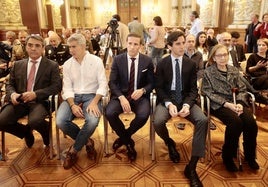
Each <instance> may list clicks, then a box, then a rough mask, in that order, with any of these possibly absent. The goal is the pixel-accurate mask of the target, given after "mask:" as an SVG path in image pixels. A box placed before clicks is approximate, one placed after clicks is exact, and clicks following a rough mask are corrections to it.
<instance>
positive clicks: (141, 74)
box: [109, 53, 154, 98]
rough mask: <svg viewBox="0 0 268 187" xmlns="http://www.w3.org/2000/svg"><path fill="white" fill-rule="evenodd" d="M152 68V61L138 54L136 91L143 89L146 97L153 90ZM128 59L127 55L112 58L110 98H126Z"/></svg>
mask: <svg viewBox="0 0 268 187" xmlns="http://www.w3.org/2000/svg"><path fill="white" fill-rule="evenodd" d="M153 69H154V66H153V63H152V59H151V58H149V57H148V56H145V55H143V54H141V53H140V54H139V65H138V75H137V89H140V88H144V89H145V90H146V97H148V98H149V96H150V92H151V91H152V90H153V88H154V71H153ZM128 80H129V73H128V59H127V53H123V54H120V55H117V56H115V57H114V61H113V64H112V67H111V73H110V80H109V88H110V91H111V98H118V97H119V96H120V95H124V96H127V92H128V89H129V88H128V87H129V81H128Z"/></svg>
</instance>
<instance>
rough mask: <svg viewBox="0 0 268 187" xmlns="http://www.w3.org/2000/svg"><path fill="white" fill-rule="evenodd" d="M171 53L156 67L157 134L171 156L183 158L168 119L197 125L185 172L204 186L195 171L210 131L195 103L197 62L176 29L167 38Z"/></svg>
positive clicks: (176, 158)
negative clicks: (186, 49)
mask: <svg viewBox="0 0 268 187" xmlns="http://www.w3.org/2000/svg"><path fill="white" fill-rule="evenodd" d="M167 45H168V48H169V50H170V51H171V55H169V56H167V57H165V58H164V59H163V60H162V61H161V62H160V63H159V64H158V66H157V68H156V85H155V89H156V94H157V100H158V105H157V107H156V110H155V114H154V123H153V124H154V128H155V131H156V133H157V134H158V135H159V136H160V137H161V138H162V139H163V140H164V142H165V144H166V145H167V146H168V150H169V157H170V159H171V160H172V161H173V162H174V163H177V162H179V161H180V154H179V152H178V151H177V150H176V144H175V142H174V141H173V140H172V139H171V138H170V136H169V133H168V129H167V127H166V122H167V121H168V120H169V119H170V118H171V117H176V116H180V117H184V118H186V119H188V120H190V121H191V122H192V123H193V125H194V126H195V128H194V134H193V142H192V156H191V160H190V162H189V164H188V165H187V166H186V167H185V170H184V175H185V176H186V177H187V178H188V179H189V180H190V185H191V186H198V187H199V186H203V185H202V183H201V181H200V180H199V177H198V175H197V173H196V165H197V162H198V160H199V158H200V157H204V156H205V142H206V133H207V123H208V121H207V117H206V116H205V115H204V113H203V112H202V110H201V109H200V107H198V106H197V105H196V104H195V103H196V99H197V96H198V92H197V75H196V65H195V62H193V61H192V60H191V59H189V58H188V57H186V56H183V54H184V50H185V36H184V33H182V32H179V31H175V32H172V33H170V35H169V36H168V38H167Z"/></svg>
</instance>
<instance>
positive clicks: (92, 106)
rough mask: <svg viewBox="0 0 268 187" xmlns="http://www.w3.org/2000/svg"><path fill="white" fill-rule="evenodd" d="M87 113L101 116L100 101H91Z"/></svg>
mask: <svg viewBox="0 0 268 187" xmlns="http://www.w3.org/2000/svg"><path fill="white" fill-rule="evenodd" d="M87 113H89V114H93V115H94V116H95V117H100V116H101V111H100V110H99V107H98V103H95V102H90V103H89V105H88V106H87Z"/></svg>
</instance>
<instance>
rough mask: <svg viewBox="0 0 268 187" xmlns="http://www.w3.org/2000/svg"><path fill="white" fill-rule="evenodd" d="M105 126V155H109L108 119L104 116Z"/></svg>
mask: <svg viewBox="0 0 268 187" xmlns="http://www.w3.org/2000/svg"><path fill="white" fill-rule="evenodd" d="M103 125H104V154H105V155H108V154H109V148H108V121H107V119H106V117H105V116H104V115H103Z"/></svg>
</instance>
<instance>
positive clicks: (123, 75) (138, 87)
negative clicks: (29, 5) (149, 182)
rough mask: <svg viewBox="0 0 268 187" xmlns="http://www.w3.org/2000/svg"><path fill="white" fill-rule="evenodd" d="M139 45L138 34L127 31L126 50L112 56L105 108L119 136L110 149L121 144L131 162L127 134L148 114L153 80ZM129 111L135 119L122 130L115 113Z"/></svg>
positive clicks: (131, 148)
mask: <svg viewBox="0 0 268 187" xmlns="http://www.w3.org/2000/svg"><path fill="white" fill-rule="evenodd" d="M140 48H141V37H140V36H139V35H137V34H134V33H131V34H129V35H128V37H127V52H125V53H123V54H120V55H118V56H116V57H115V58H114V61H113V64H112V67H111V74H110V79H109V87H110V91H111V100H110V102H109V103H108V106H107V108H106V117H107V119H108V121H109V123H110V125H111V127H112V129H113V130H114V131H115V132H116V134H117V135H118V136H119V138H118V139H116V140H115V142H114V143H113V149H114V151H116V150H117V149H118V148H119V147H121V146H122V145H125V146H126V148H127V154H128V157H129V160H131V161H134V160H135V159H136V157H137V152H136V150H135V148H134V144H135V143H134V141H133V139H131V136H132V135H133V134H134V133H135V132H136V131H138V130H139V129H140V128H141V127H143V126H144V124H145V123H146V121H147V119H148V117H149V115H150V101H149V96H150V92H151V91H152V89H153V82H154V75H153V68H154V67H153V63H152V59H151V58H149V57H147V56H145V55H143V54H141V53H139V50H140ZM131 111H132V112H133V113H135V118H134V119H133V120H132V121H131V123H130V126H129V128H127V129H126V128H125V126H124V124H123V122H122V121H121V120H120V119H119V115H120V114H121V113H122V112H126V113H129V112H131Z"/></svg>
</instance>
